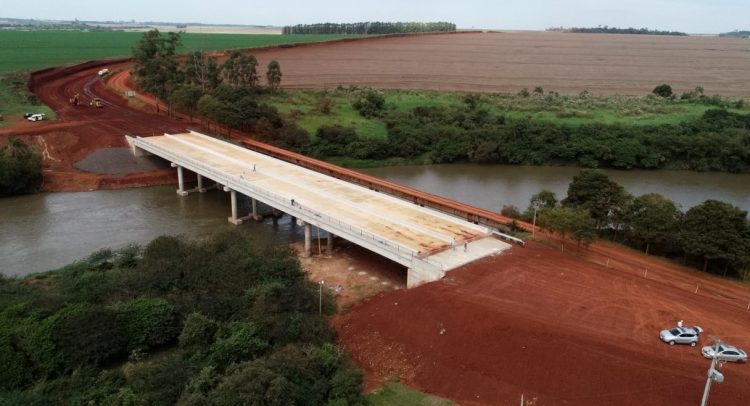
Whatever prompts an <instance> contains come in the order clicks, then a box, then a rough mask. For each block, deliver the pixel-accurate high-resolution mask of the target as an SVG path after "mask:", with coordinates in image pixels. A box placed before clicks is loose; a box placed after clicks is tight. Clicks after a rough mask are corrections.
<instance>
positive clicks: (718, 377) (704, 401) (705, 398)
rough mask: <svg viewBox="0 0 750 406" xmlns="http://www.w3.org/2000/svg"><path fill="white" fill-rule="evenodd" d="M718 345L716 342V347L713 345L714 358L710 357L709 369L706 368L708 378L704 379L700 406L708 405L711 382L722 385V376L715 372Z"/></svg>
mask: <svg viewBox="0 0 750 406" xmlns="http://www.w3.org/2000/svg"><path fill="white" fill-rule="evenodd" d="M719 344H720V341H719V340H716V345H714V356H713V357H711V367H710V368H708V377H707V378H706V386H705V388H704V389H703V399H701V406H706V405H708V393H709V392H710V391H711V382H712V381H716V382H719V383H722V382H723V381H724V376H723V375H722V374H721V373H720V372H719V371H717V370H716V360H717V355H718V354H719Z"/></svg>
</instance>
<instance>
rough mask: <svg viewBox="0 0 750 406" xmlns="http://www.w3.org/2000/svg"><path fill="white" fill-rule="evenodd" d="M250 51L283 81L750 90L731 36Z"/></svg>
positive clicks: (431, 39)
mask: <svg viewBox="0 0 750 406" xmlns="http://www.w3.org/2000/svg"><path fill="white" fill-rule="evenodd" d="M253 53H254V54H255V56H256V57H258V60H259V66H262V67H265V66H266V65H267V64H268V62H269V61H270V59H276V60H278V61H279V63H280V64H281V67H282V71H283V74H284V78H283V80H282V86H283V87H286V88H330V87H335V86H338V85H357V86H372V87H381V88H391V89H429V90H449V91H478V92H518V91H519V90H521V89H522V88H524V87H526V88H529V89H533V88H534V87H536V86H542V87H544V89H545V90H555V91H558V92H560V93H567V94H571V93H574V94H577V93H579V92H581V91H583V90H588V91H589V92H591V93H594V94H603V95H610V94H627V95H646V94H648V93H650V92H651V90H653V88H654V87H655V86H656V85H659V84H662V83H669V84H671V85H672V87H673V88H674V89H675V90H676V91H678V92H683V91H687V90H692V89H693V88H695V87H696V86H699V85H700V86H703V87H704V88H705V90H706V93H707V94H714V93H718V94H721V95H724V96H750V81H748V80H746V79H747V72H749V71H750V43H748V41H747V40H742V39H731V38H718V37H671V36H652V35H613V34H566V33H556V32H503V33H466V34H461V35H428V36H406V37H393V38H378V39H373V40H367V41H356V42H342V43H335V44H319V45H311V46H305V47H298V48H278V49H271V50H264V51H255V52H253Z"/></svg>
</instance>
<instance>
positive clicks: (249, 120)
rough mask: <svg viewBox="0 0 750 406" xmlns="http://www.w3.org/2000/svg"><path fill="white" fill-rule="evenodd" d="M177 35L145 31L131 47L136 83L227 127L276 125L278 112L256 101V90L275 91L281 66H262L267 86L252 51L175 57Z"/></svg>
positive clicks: (171, 103) (273, 63) (171, 104)
mask: <svg viewBox="0 0 750 406" xmlns="http://www.w3.org/2000/svg"><path fill="white" fill-rule="evenodd" d="M180 43H181V39H180V34H179V33H174V32H170V33H167V34H166V35H163V34H161V33H160V32H159V31H158V30H151V31H148V32H146V33H144V34H143V35H142V36H141V39H140V40H139V41H138V43H137V44H136V45H135V46H134V47H133V73H134V77H135V82H136V84H137V85H138V86H139V87H140V88H141V89H143V90H145V91H147V92H149V93H151V94H153V95H154V96H156V97H157V98H158V99H157V110H158V109H159V101H162V102H164V103H166V105H167V109H168V111H169V112H170V113H172V112H173V111H174V109H178V110H181V111H184V112H186V113H187V114H189V115H190V116H192V115H193V114H198V115H200V116H201V117H203V118H205V119H206V120H208V125H209V126H210V124H211V122H214V123H220V124H224V125H226V126H228V127H230V128H239V129H243V130H249V129H250V128H252V127H253V126H255V125H256V124H257V123H258V122H259V121H263V120H264V121H265V122H267V123H272V125H271V127H274V128H275V127H279V126H280V124H279V123H280V120H281V119H280V118H279V115H278V112H276V110H275V109H273V108H271V107H270V106H267V105H264V104H260V103H259V102H258V100H257V99H258V95H259V94H261V93H263V92H266V91H274V90H276V89H278V87H279V85H280V84H281V79H282V73H281V66H280V65H279V63H278V62H277V61H275V60H273V61H271V62H270V63H269V64H268V66H267V67H266V72H265V78H266V83H267V88H265V89H264V88H263V87H261V84H260V78H261V76H260V73H259V72H258V61H257V60H256V59H255V57H254V56H253V55H248V54H245V53H242V52H240V51H231V52H230V54H229V57H228V58H227V59H226V60H225V61H224V62H223V63H222V64H219V61H218V59H217V58H216V57H215V56H211V55H208V54H206V53H204V52H201V51H196V52H193V53H190V54H188V55H187V56H185V57H184V58H179V57H178V55H177V49H178V48H179V46H180Z"/></svg>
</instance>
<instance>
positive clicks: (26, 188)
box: [0, 137, 42, 197]
mask: <svg viewBox="0 0 750 406" xmlns="http://www.w3.org/2000/svg"><path fill="white" fill-rule="evenodd" d="M41 182H42V157H41V156H40V155H39V153H38V152H37V151H36V150H35V149H34V148H32V147H30V146H29V145H27V144H26V143H24V142H23V141H21V140H20V139H19V138H16V137H10V138H9V139H8V143H7V144H5V146H3V147H2V148H0V197H3V196H11V195H16V194H21V193H28V192H34V191H36V190H37V189H38V188H39V185H40V184H41Z"/></svg>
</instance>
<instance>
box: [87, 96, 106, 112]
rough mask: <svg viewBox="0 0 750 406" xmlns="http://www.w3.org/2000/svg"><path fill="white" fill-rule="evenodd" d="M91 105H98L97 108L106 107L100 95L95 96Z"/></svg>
mask: <svg viewBox="0 0 750 406" xmlns="http://www.w3.org/2000/svg"><path fill="white" fill-rule="evenodd" d="M89 106H92V107H96V108H97V109H100V108H102V107H104V104H102V99H100V98H98V97H94V98H93V99H91V103H89Z"/></svg>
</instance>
